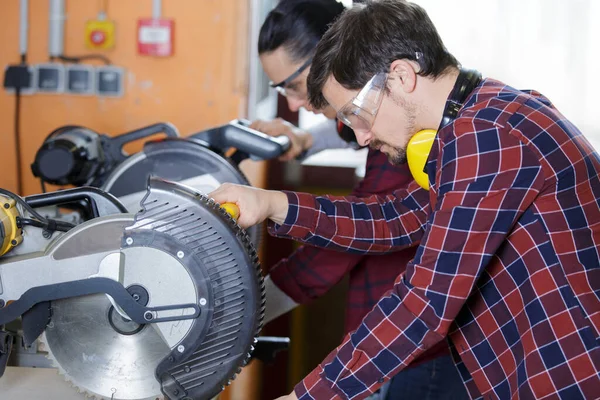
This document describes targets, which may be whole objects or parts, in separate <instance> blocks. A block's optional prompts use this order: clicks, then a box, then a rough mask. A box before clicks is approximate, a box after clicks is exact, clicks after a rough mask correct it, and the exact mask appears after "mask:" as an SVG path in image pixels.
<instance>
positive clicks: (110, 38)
mask: <svg viewBox="0 0 600 400" xmlns="http://www.w3.org/2000/svg"><path fill="white" fill-rule="evenodd" d="M114 45H115V23H114V22H112V21H88V22H87V23H86V24H85V46H86V47H87V48H88V49H95V50H96V49H111V48H113V47H114Z"/></svg>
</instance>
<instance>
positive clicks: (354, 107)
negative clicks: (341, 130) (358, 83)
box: [337, 72, 388, 132]
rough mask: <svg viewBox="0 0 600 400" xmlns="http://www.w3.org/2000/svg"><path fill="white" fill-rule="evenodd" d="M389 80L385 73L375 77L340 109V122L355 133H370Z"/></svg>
mask: <svg viewBox="0 0 600 400" xmlns="http://www.w3.org/2000/svg"><path fill="white" fill-rule="evenodd" d="M387 80H388V74H387V73H385V72H380V73H378V74H376V75H375V76H373V77H372V78H371V79H370V80H369V82H367V84H366V85H365V86H364V87H363V88H362V90H361V91H360V92H358V94H357V95H356V96H355V97H354V98H353V99H351V100H350V101H349V102H348V103H346V104H345V105H344V106H343V107H342V108H340V110H339V111H338V112H337V117H338V120H340V121H342V123H344V124H345V125H347V126H348V127H350V128H352V129H353V130H354V131H362V132H368V131H370V130H371V128H372V127H373V123H374V122H375V117H376V116H377V111H379V107H380V106H381V102H382V101H383V95H384V89H385V86H386V84H387Z"/></svg>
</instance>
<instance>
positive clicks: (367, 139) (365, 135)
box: [354, 129, 373, 147]
mask: <svg viewBox="0 0 600 400" xmlns="http://www.w3.org/2000/svg"><path fill="white" fill-rule="evenodd" d="M354 134H355V135H356V141H357V142H358V144H359V145H360V146H361V147H366V146H368V145H369V143H371V141H372V140H373V134H372V133H371V131H366V130H362V129H356V130H355V131H354Z"/></svg>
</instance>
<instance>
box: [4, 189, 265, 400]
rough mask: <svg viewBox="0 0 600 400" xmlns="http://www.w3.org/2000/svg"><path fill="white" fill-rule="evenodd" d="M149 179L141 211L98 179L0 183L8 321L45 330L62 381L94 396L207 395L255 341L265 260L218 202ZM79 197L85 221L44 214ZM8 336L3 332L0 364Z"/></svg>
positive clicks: (26, 332)
mask: <svg viewBox="0 0 600 400" xmlns="http://www.w3.org/2000/svg"><path fill="white" fill-rule="evenodd" d="M147 182H148V183H147V189H146V191H145V194H144V196H143V198H142V199H141V201H140V203H139V204H138V207H137V210H138V211H137V212H136V213H135V214H133V213H124V211H126V210H125V208H124V207H123V205H122V204H121V203H120V202H119V201H118V200H117V199H116V198H115V197H114V196H112V195H110V194H108V193H105V192H104V191H102V190H99V189H95V188H76V189H67V190H64V191H60V192H56V193H46V194H43V195H38V196H32V197H28V198H21V197H19V196H16V195H15V194H12V193H10V192H8V191H5V190H0V327H2V326H3V325H5V324H7V323H9V322H11V321H14V320H17V319H19V318H20V319H21V320H22V330H23V333H22V334H23V340H24V341H25V343H26V344H31V343H33V342H34V341H35V340H36V339H37V338H38V337H39V336H40V335H41V340H42V341H43V343H44V345H45V348H46V350H47V351H48V354H49V357H50V358H51V359H52V361H53V363H54V365H55V366H57V367H58V368H59V370H60V371H61V373H63V374H64V376H65V378H66V379H67V380H68V381H70V382H71V383H72V384H73V385H74V386H76V387H78V388H80V390H82V391H85V392H87V393H88V394H90V395H92V396H95V397H96V398H101V399H111V400H117V399H123V400H125V399H127V400H132V399H155V398H163V396H164V398H166V399H183V400H187V399H210V398H211V397H212V396H214V395H216V394H217V393H219V392H220V391H221V390H222V388H223V386H224V385H226V384H228V382H229V380H230V379H232V378H233V377H234V376H235V374H237V373H238V372H239V371H240V370H239V368H241V367H242V366H243V365H245V363H246V362H247V361H248V359H249V357H250V353H251V351H252V349H253V345H254V344H255V343H256V336H257V334H258V331H259V329H260V327H261V323H262V317H263V308H264V307H263V304H264V286H263V282H262V276H261V273H260V268H259V265H258V258H257V256H256V252H255V249H254V246H253V244H252V241H251V240H250V238H249V237H248V236H247V234H246V233H245V232H244V231H243V230H241V229H240V228H239V227H238V226H237V225H236V223H235V221H234V219H232V217H231V216H230V215H229V214H228V213H227V212H225V211H224V210H223V209H222V208H221V207H219V205H218V204H216V203H214V202H213V201H212V200H210V199H208V198H207V197H205V196H204V195H202V194H201V193H199V192H197V191H195V190H194V189H192V188H190V187H188V186H184V185H181V184H178V183H174V182H170V181H166V180H163V179H160V178H149V180H148V181H147ZM73 201H75V202H79V203H81V204H85V206H86V207H88V208H89V210H88V212H87V215H89V216H91V217H90V218H89V219H88V220H86V221H84V222H83V223H81V224H79V225H73V224H70V223H68V222H64V221H57V220H51V219H48V218H46V217H44V216H43V215H41V214H39V213H38V212H37V211H36V208H38V207H52V206H59V205H65V204H68V203H69V202H73ZM11 335H14V333H11V332H9V331H8V330H7V329H4V330H2V329H0V369H3V366H4V365H5V362H6V358H7V354H8V353H9V352H10V346H11V344H12V343H13V342H12V340H9V339H11ZM0 372H2V371H0ZM0 397H1V396H0Z"/></svg>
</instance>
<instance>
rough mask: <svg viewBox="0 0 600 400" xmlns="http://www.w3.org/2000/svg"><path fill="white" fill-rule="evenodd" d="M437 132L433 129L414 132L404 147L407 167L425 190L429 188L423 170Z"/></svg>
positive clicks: (427, 179) (427, 178) (427, 177)
mask: <svg viewBox="0 0 600 400" xmlns="http://www.w3.org/2000/svg"><path fill="white" fill-rule="evenodd" d="M436 134H437V132H436V131H435V130H433V129H424V130H422V131H419V132H417V133H415V134H414V136H413V137H412V138H411V139H410V140H409V142H408V146H407V148H406V159H407V161H408V168H409V169H410V173H411V174H412V176H413V178H414V179H415V181H416V182H417V183H418V184H419V186H421V187H422V188H423V189H425V190H429V176H427V174H426V173H425V172H424V169H425V164H426V163H427V158H429V152H430V151H431V147H432V146H433V140H434V139H435V135H436Z"/></svg>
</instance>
